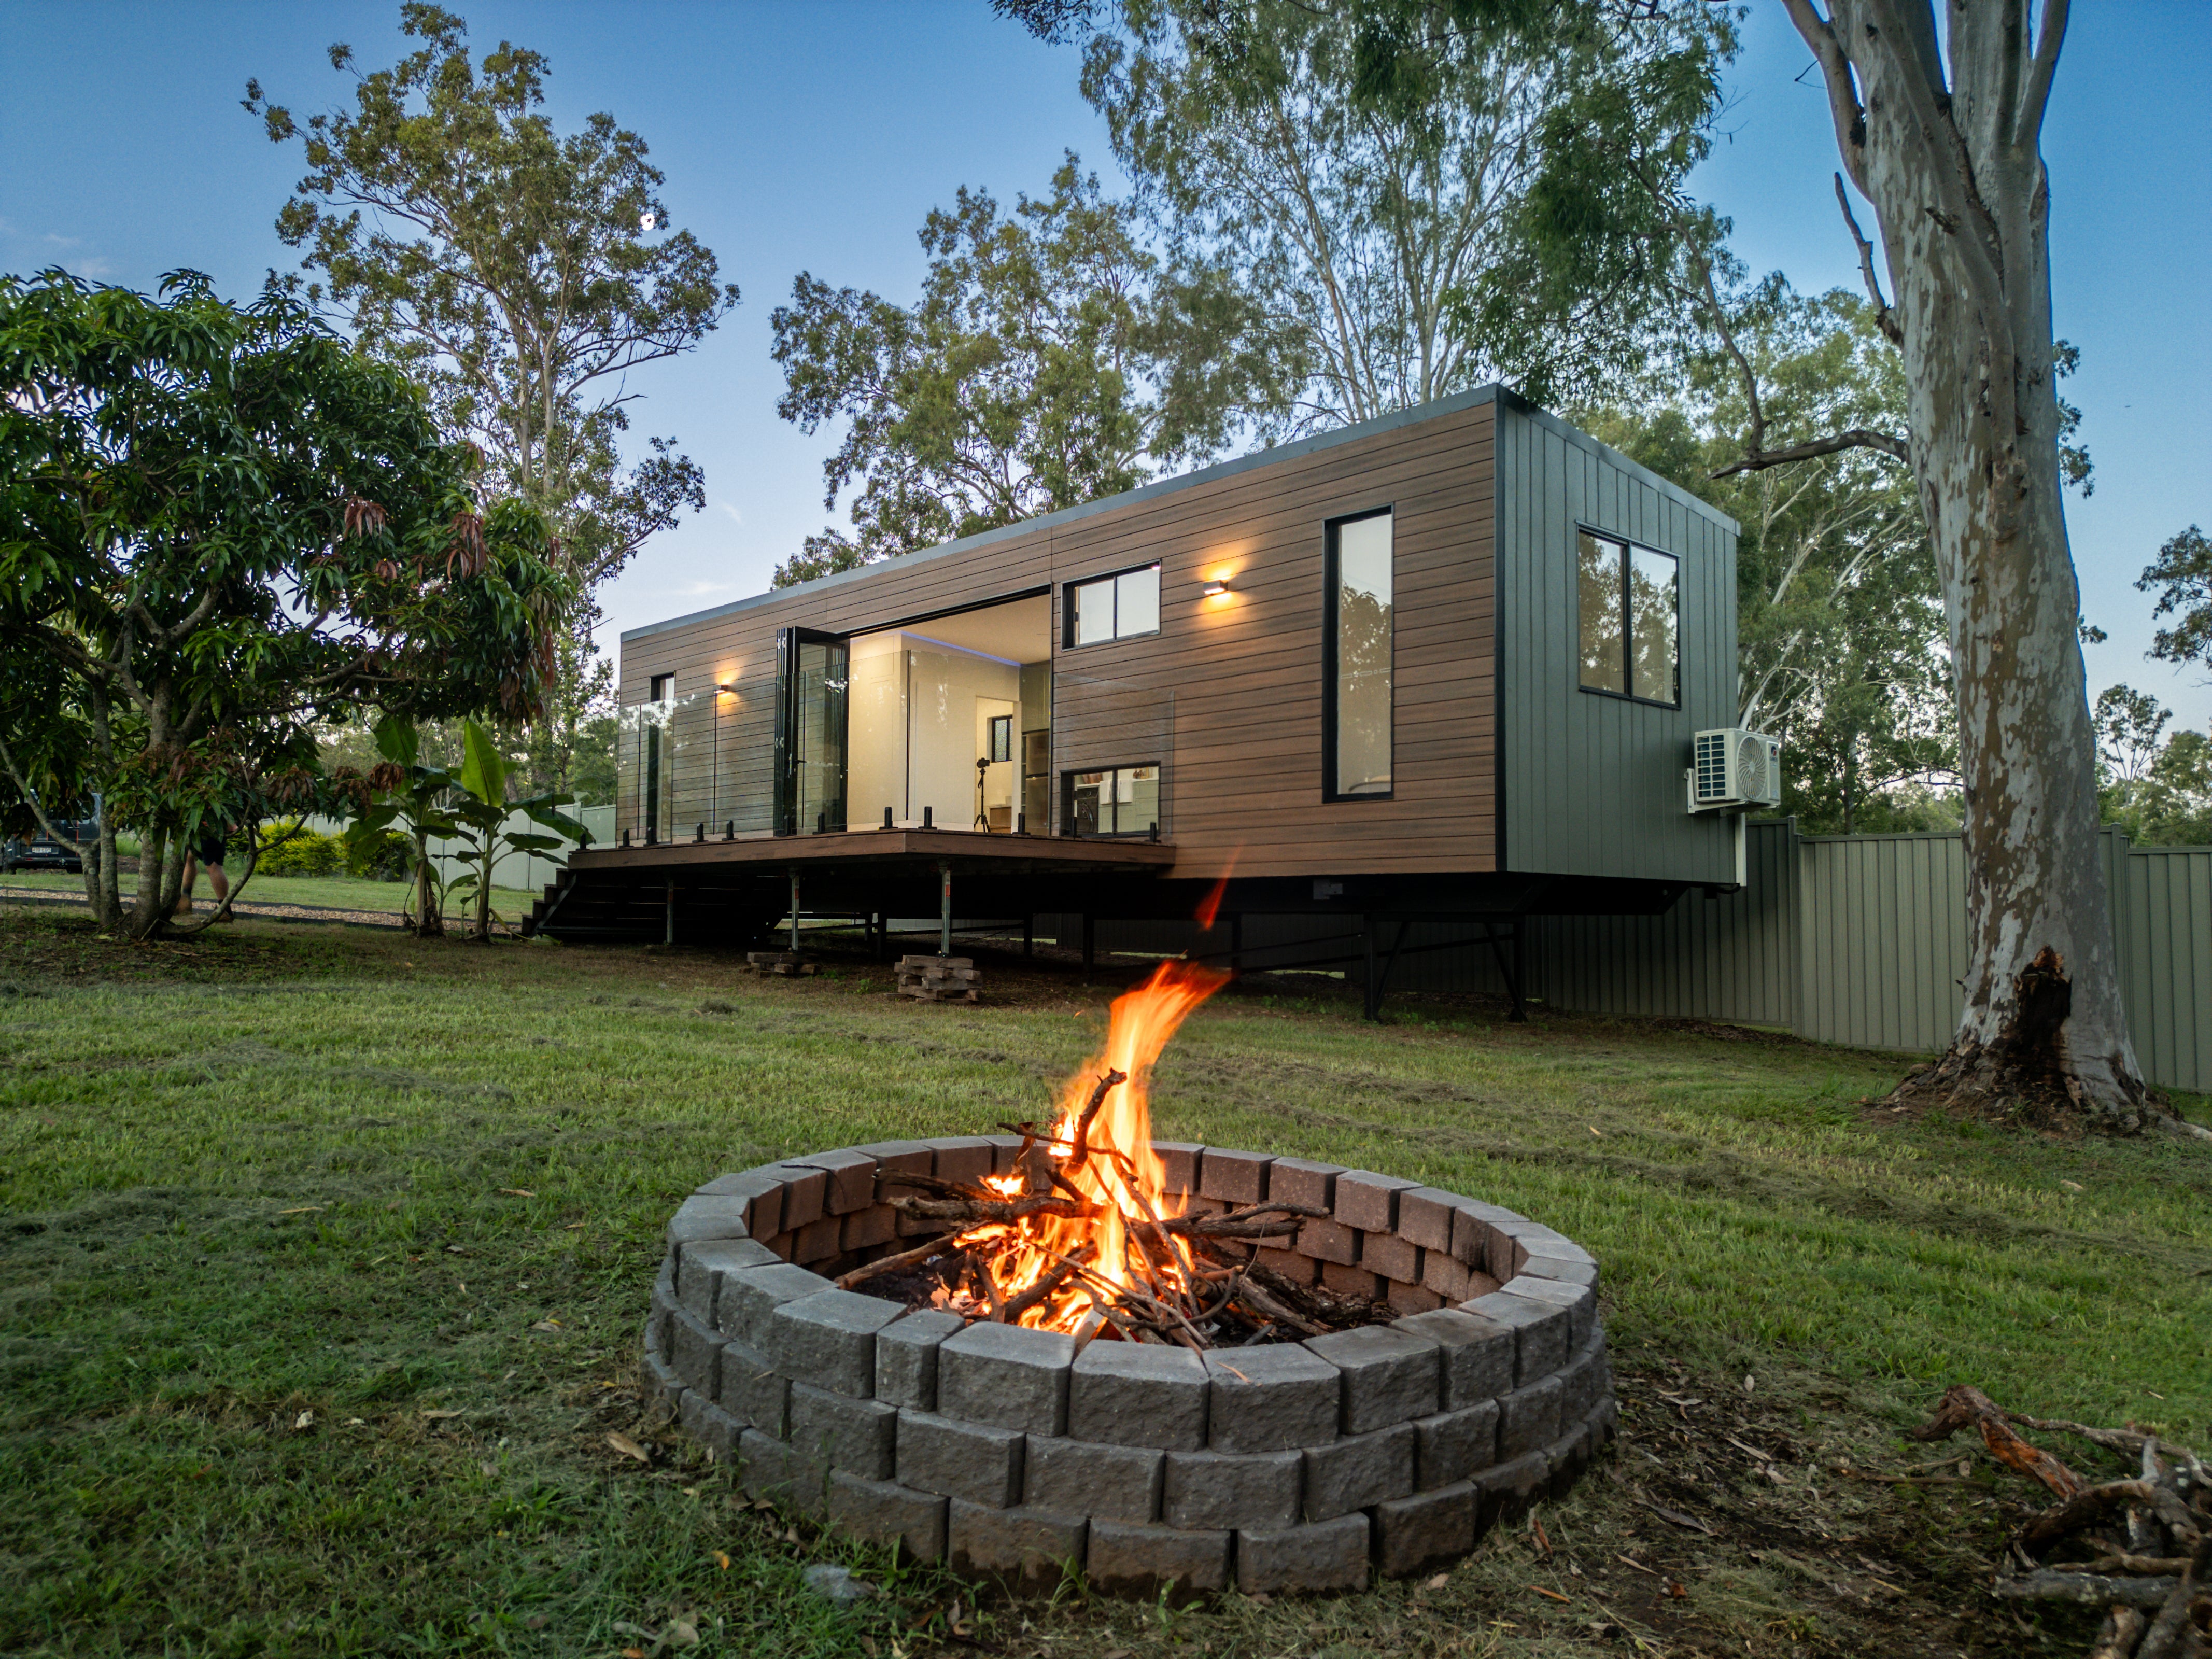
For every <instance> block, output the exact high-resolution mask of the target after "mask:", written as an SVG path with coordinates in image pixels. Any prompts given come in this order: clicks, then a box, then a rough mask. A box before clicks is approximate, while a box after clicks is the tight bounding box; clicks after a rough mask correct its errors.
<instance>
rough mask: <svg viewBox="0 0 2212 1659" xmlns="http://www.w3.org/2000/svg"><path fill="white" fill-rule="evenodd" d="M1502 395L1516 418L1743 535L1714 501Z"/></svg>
mask: <svg viewBox="0 0 2212 1659" xmlns="http://www.w3.org/2000/svg"><path fill="white" fill-rule="evenodd" d="M1499 393H1500V396H1499V398H1498V401H1499V402H1501V403H1503V404H1505V406H1506V407H1507V408H1509V409H1510V410H1513V411H1514V412H1515V413H1516V414H1517V415H1522V416H1526V417H1527V418H1528V419H1529V420H1531V421H1534V422H1535V423H1536V424H1537V425H1538V426H1543V427H1549V428H1551V429H1552V430H1553V431H1554V432H1556V433H1558V434H1559V435H1560V436H1562V437H1564V438H1570V439H1572V440H1573V441H1575V442H1577V443H1583V444H1588V445H1589V447H1591V448H1593V449H1595V450H1596V451H1598V452H1599V453H1601V454H1602V455H1603V456H1604V457H1605V458H1606V459H1607V461H1609V462H1610V463H1612V465H1614V466H1617V467H1619V468H1620V470H1621V471H1623V472H1626V473H1627V474H1628V475H1629V476H1630V477H1633V478H1635V479H1636V480H1638V482H1639V483H1647V484H1649V485H1650V486H1651V488H1652V489H1656V490H1657V491H1658V492H1659V493H1660V494H1661V495H1664V496H1665V497H1667V499H1668V501H1674V502H1676V503H1678V504H1680V506H1683V507H1688V508H1689V509H1690V510H1691V511H1692V513H1697V514H1699V516H1700V517H1702V518H1707V519H1711V520H1714V521H1716V522H1717V523H1720V524H1724V525H1726V526H1728V528H1729V535H1731V536H1741V535H1742V534H1743V526H1742V525H1741V524H1740V523H1739V522H1737V520H1735V519H1733V518H1731V517H1730V516H1729V514H1727V513H1723V512H1722V511H1721V510H1720V508H1718V507H1715V506H1714V505H1713V504H1712V503H1711V501H1707V500H1705V497H1704V496H1702V495H1697V494H1695V493H1693V492H1692V491H1690V490H1687V489H1683V488H1682V486H1681V485H1680V484H1678V483H1675V482H1674V480H1673V479H1672V478H1663V477H1660V476H1659V474H1657V473H1656V472H1654V471H1652V470H1651V469H1650V467H1648V466H1646V465H1644V463H1643V462H1641V461H1638V460H1632V459H1630V458H1629V457H1628V456H1626V455H1624V454H1622V453H1620V451H1619V450H1617V449H1615V448H1614V447H1613V446H1612V445H1611V444H1609V443H1607V442H1606V441H1605V440H1604V439H1602V438H1593V437H1592V436H1590V435H1589V433H1587V432H1585V431H1583V429H1582V428H1580V427H1578V426H1577V425H1576V424H1575V423H1574V422H1571V421H1568V420H1565V419H1562V418H1561V417H1560V416H1557V415H1554V414H1553V413H1552V411H1551V410H1548V409H1542V408H1539V407H1538V406H1537V405H1536V404H1532V403H1530V402H1529V401H1528V399H1527V398H1524V397H1522V395H1521V394H1520V393H1519V392H1516V391H1514V390H1513V389H1512V388H1511V387H1510V386H1504V387H1500V388H1499Z"/></svg>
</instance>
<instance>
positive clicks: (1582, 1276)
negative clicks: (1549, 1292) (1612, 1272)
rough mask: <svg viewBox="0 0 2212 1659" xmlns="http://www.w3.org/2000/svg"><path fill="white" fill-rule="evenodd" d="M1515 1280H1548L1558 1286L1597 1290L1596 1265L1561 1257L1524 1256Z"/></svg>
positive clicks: (1592, 1262)
mask: <svg viewBox="0 0 2212 1659" xmlns="http://www.w3.org/2000/svg"><path fill="white" fill-rule="evenodd" d="M1514 1276H1515V1277H1516V1278H1517V1279H1551V1280H1552V1281H1553V1283H1555V1284H1559V1285H1588V1286H1589V1289H1590V1290H1592V1291H1595V1290H1596V1289H1597V1263H1596V1262H1595V1261H1568V1260H1567V1259H1565V1257H1563V1256H1555V1255H1528V1256H1524V1257H1523V1258H1522V1262H1521V1271H1520V1272H1519V1273H1516V1275H1514Z"/></svg>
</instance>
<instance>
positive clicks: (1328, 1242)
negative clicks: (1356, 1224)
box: [1298, 1220, 1359, 1267]
mask: <svg viewBox="0 0 2212 1659" xmlns="http://www.w3.org/2000/svg"><path fill="white" fill-rule="evenodd" d="M1298 1254H1299V1255H1310V1256H1311V1257H1313V1258H1314V1259H1315V1260H1316V1261H1334V1262H1337V1263H1339V1264H1340V1265H1342V1266H1344V1267H1350V1266H1351V1265H1352V1263H1353V1262H1355V1261H1358V1260H1359V1235H1358V1233H1356V1232H1354V1231H1352V1229H1351V1228H1349V1227H1347V1226H1346V1225H1344V1224H1343V1223H1342V1222H1340V1221H1321V1220H1309V1221H1308V1222H1307V1223H1306V1224H1305V1225H1304V1226H1302V1227H1300V1228H1299V1229H1298Z"/></svg>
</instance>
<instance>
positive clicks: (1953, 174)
mask: <svg viewBox="0 0 2212 1659" xmlns="http://www.w3.org/2000/svg"><path fill="white" fill-rule="evenodd" d="M1786 3H1787V4H1788V6H1789V9H1790V16H1791V18H1792V21H1795V22H1796V25H1797V27H1798V29H1799V31H1800V33H1802V34H1803V35H1804V37H1805V40H1806V42H1807V44H1808V45H1809V46H1812V48H1813V50H1814V53H1815V55H1816V57H1817V58H1819V60H1820V67H1821V70H1822V73H1823V76H1824V77H1825V80H1826V88H1827V92H1828V96H1829V102H1830V106H1831V110H1832V114H1833V115H1834V118H1835V124H1836V134H1837V142H1838V147H1839V149H1841V151H1842V155H1843V159H1844V167H1845V169H1846V171H1847V172H1848V173H1849V174H1850V179H1851V181H1852V183H1853V184H1855V185H1857V187H1858V189H1859V191H1860V192H1861V194H1863V196H1864V197H1866V198H1867V200H1868V201H1869V202H1870V203H1872V204H1873V206H1874V210H1875V216H1876V218H1877V220H1878V222H1879V223H1880V226H1881V243H1882V252H1883V255H1884V258H1885V260H1886V262H1887V267H1888V271H1889V280H1890V284H1891V293H1892V295H1893V300H1892V304H1893V307H1894V316H1895V322H1896V325H1897V330H1898V333H1897V338H1898V341H1899V347H1900V349H1901V350H1902V352H1903V354H1904V359H1905V375H1906V380H1907V384H1908V386H1909V388H1910V398H1911V429H1912V441H1911V464H1912V468H1913V473H1914V477H1915V480H1916V482H1917V485H1918V489H1919V492H1920V499H1921V505H1922V507H1923V509H1924V511H1925V512H1926V513H1927V516H1928V526H1929V532H1930V534H1931V536H1932V538H1933V540H1934V543H1935V548H1936V565H1937V571H1938V574H1939V576H1940V578H1941V580H1942V590H1943V603H1944V609H1945V612H1946V615H1947V617H1948V623H1949V631H1950V642H1951V651H1952V659H1953V663H1954V671H1955V673H1956V677H1957V689H1958V704H1959V758H1960V772H1961V774H1962V775H1963V778H1964V781H1965V793H1966V860H1967V878H1966V880H1967V889H1966V917H1967V931H1968V935H1969V945H1970V950H1971V956H1970V959H1969V965H1968V967H1967V970H1966V980H1965V986H1966V1013H1965V1017H1964V1018H1963V1019H1962V1020H1961V1021H1960V1026H1959V1030H1958V1033H1957V1035H1956V1036H1954V1038H1953V1040H1952V1043H1951V1047H1950V1048H1949V1050H1948V1052H1947V1053H1946V1054H1944V1056H1943V1057H1942V1060H1941V1061H1940V1062H1939V1063H1938V1064H1937V1065H1936V1066H1933V1067H1930V1068H1929V1069H1928V1070H1926V1071H1923V1072H1922V1073H1919V1074H1917V1075H1916V1076H1915V1077H1914V1078H1912V1079H1908V1080H1907V1082H1906V1084H1905V1085H1904V1088H1903V1089H1901V1090H1900V1091H1899V1094H1900V1097H1912V1098H1917V1099H1923V1100H1924V1099H1928V1098H1930V1097H1935V1098H1940V1099H1943V1100H1947V1101H1954V1102H1956V1103H1958V1104H1959V1105H1960V1106H1961V1107H1964V1108H1966V1109H1972V1110H1975V1111H1977V1112H1980V1113H1983V1114H1984V1115H1999V1116H2009V1115H2014V1114H2015V1112H2016V1111H2018V1110H2019V1109H2021V1108H2022V1107H2025V1108H2027V1109H2028V1110H2029V1112H2030V1113H2031V1114H2032V1115H2041V1110H2040V1109H2044V1108H2056V1109H2060V1110H2062V1111H2063V1110H2064V1109H2067V1108H2071V1109H2073V1113H2074V1114H2077V1115H2086V1117H2087V1119H2088V1120H2089V1121H2091V1122H2092V1123H2093V1124H2094V1125H2096V1126H2097V1127H2106V1128H2110V1129H2115V1130H2122V1131H2131V1130H2134V1129H2136V1128H2138V1127H2141V1126H2142V1123H2143V1121H2145V1113H2144V1108H2145V1105H2146V1103H2147V1100H2148V1091H2147V1090H2146V1088H2145V1086H2144V1084H2143V1081H2142V1068H2141V1066H2139V1064H2138V1063H2137V1061H2136V1054H2135V1048H2134V1045H2133V1043H2132V1042H2130V1039H2129V1036H2128V1030H2127V1024H2126V1021H2125V1019H2124V1016H2123V1014H2122V1012H2121V1008H2120V997H2119V975H2118V960H2117V956H2116V952H2115V951H2114V948H2113V944H2112V914H2111V908H2110V904H2109V900H2108V896H2107V895H2106V890H2105V874H2104V866H2103V861H2102V860H2101V859H2100V857H2099V855H2098V848H2097V786H2096V775H2095V769H2094V752H2095V751H2094V743H2093V734H2092V732H2091V728H2090V723H2089V708H2088V696H2087V684H2086V680H2085V678H2084V673H2083V668H2082V662H2081V644H2080V640H2079V636H2078V635H2077V633H2076V623H2077V622H2078V620H2079V617H2080V614H2081V599H2080V592H2079V589H2078V587H2077V586H2076V583H2075V574H2074V561H2073V555H2072V552H2071V550H2069V547H2068V544H2067V538H2066V517H2065V511H2064V505H2063V498H2062V495H2061V489H2062V485H2061V481H2060V474H2059V459H2058V447H2059V415H2058V403H2057V392H2056V388H2055V386H2054V384H2053V379H2052V355H2053V354H2052V340H2051V272H2050V257H2049V245H2048V242H2047V240H2046V238H2047V234H2048V212H2049V207H2050V194H2049V190H2050V186H2049V181H2048V179H2047V177H2046V175H2045V171H2044V166H2043V157H2042V152H2041V143H2040V138H2041V130H2042V117H2043V107H2044V104H2045V100H2046V98H2047V97H2048V94H2049V91H2050V85H2051V73H2052V71H2053V70H2054V69H2055V67H2056V65H2057V56H2058V49H2059V45H2060V42H2061V41H2062V40H2063V36H2064V31H2065V27H2066V5H2065V0H2045V5H2044V7H2043V19H2042V27H2041V32H2040V34H2039V35H2038V34H2036V33H2033V32H2032V29H2031V19H2030V17H2029V15H2028V12H2029V8H2028V5H2027V0H2020V3H2015V4H2012V5H2007V6H1996V5H1992V6H1981V5H1964V4H1954V5H1952V6H1951V7H1950V8H1949V11H1948V35H1939V33H1938V30H1937V28H1936V18H1935V15H1934V13H1933V10H1932V9H1931V7H1930V6H1929V3H1928V0H1829V3H1828V5H1827V9H1826V15H1825V16H1824V15H1821V12H1820V9H1819V8H1818V7H1817V6H1816V5H1815V3H1814V0H1786ZM1946 46H1948V62H1947V60H1946V52H1945V47H1946Z"/></svg>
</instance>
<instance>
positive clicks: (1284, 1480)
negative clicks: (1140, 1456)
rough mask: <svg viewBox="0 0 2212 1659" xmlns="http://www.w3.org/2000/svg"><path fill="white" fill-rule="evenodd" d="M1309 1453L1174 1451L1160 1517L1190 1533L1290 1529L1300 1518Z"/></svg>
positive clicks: (1165, 1484)
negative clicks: (1300, 1485) (1301, 1482)
mask: <svg viewBox="0 0 2212 1659" xmlns="http://www.w3.org/2000/svg"><path fill="white" fill-rule="evenodd" d="M1303 1468H1304V1453H1302V1452H1294V1451H1280V1452H1249V1453H1242V1454H1238V1453H1229V1452H1170V1453H1169V1454H1168V1466H1167V1475H1166V1479H1165V1480H1164V1483H1163V1485H1162V1486H1161V1489H1160V1519H1161V1520H1163V1521H1164V1522H1167V1524H1168V1525H1170V1527H1182V1528H1187V1529H1190V1528H1196V1529H1201V1530H1202V1529H1206V1528H1229V1529H1231V1531H1234V1530H1235V1529H1237V1528H1240V1527H1287V1526H1289V1525H1291V1523H1292V1522H1295V1521H1297V1518H1298V1482H1299V1480H1300V1479H1301V1476H1302V1472H1303Z"/></svg>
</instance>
